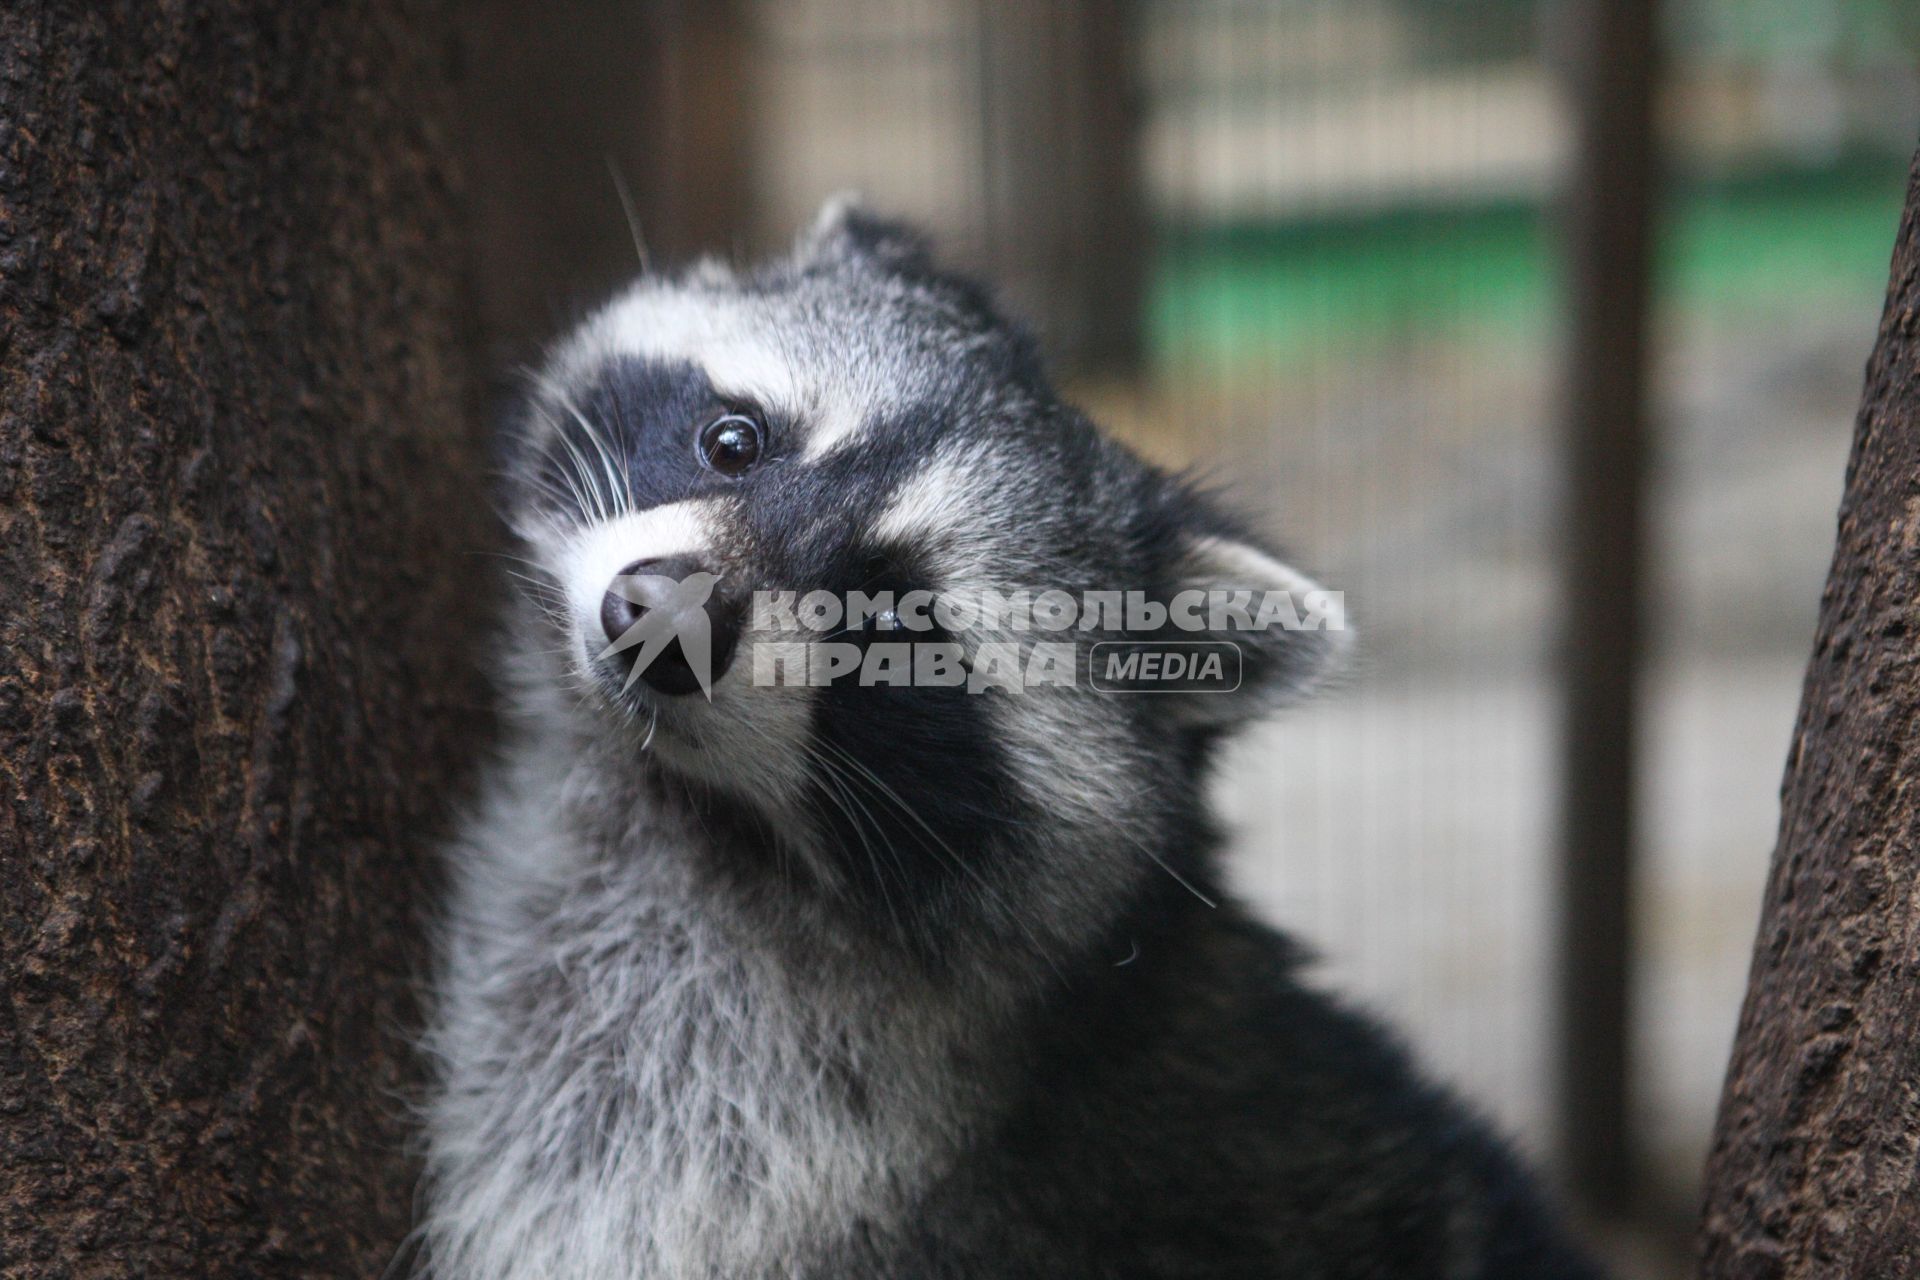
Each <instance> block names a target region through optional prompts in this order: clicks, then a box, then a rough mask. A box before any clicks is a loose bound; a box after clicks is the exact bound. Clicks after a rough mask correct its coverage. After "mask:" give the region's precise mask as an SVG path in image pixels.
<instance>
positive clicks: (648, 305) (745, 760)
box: [509, 205, 1344, 949]
mask: <svg viewBox="0 0 1920 1280" xmlns="http://www.w3.org/2000/svg"><path fill="white" fill-rule="evenodd" d="M509 477H510V480H511V486H510V493H509V502H510V516H511V522H512V525H513V527H514V529H515V531H516V533H517V534H518V535H519V537H520V538H521V539H522V540H523V541H524V543H525V553H526V558H527V559H529V560H530V561H532V562H533V563H534V564H535V565H536V566H537V568H538V569H539V570H540V574H539V576H541V577H542V578H544V579H545V580H546V585H545V589H544V592H543V594H540V596H539V598H537V599H536V600H535V601H534V603H536V604H538V605H540V606H541V607H540V608H538V609H530V610H529V611H528V616H527V622H528V626H527V627H526V628H523V629H522V634H524V635H526V636H527V637H528V639H527V643H526V646H525V647H526V649H527V652H526V653H525V654H524V655H522V658H523V663H524V664H526V665H528V666H530V667H531V669H532V670H533V671H534V672H535V673H536V675H535V677H534V678H535V680H536V683H538V682H545V683H546V684H547V685H549V686H551V689H552V690H553V691H555V692H557V693H558V692H564V694H565V695H566V696H563V697H556V698H554V699H552V704H553V705H554V706H556V707H564V708H565V714H567V715H568V716H571V717H575V718H577V719H578V721H579V722H580V723H581V724H582V725H583V726H585V728H586V731H587V732H588V733H589V734H590V735H592V736H593V739H594V740H595V741H600V742H604V743H608V744H611V745H612V747H613V749H612V750H610V751H606V752H602V753H599V754H600V758H601V759H602V760H604V761H607V762H609V763H605V764H602V765H600V766H599V767H601V768H611V769H614V770H617V771H622V770H631V772H632V774H633V775H634V777H635V778H640V777H642V776H643V775H647V774H649V773H650V772H656V771H657V775H658V776H659V777H663V778H666V779H669V780H671V781H672V782H674V783H677V784H686V786H685V788H684V789H689V790H691V791H694V792H697V793H699V794H700V795H702V796H704V797H706V799H707V803H708V804H709V806H710V807H712V808H714V809H725V810H730V811H737V812H738V813H741V814H748V815H752V816H753V817H754V818H755V819H756V820H757V824H758V826H759V828H760V829H761V830H763V831H765V832H767V833H770V835H769V838H770V839H772V840H774V841H776V842H777V843H779V844H780V845H781V846H782V849H781V850H780V852H781V854H782V856H781V857H780V858H779V859H777V862H778V864H779V866H780V867H781V870H782V874H783V875H786V876H789V877H790V876H792V875H793V869H794V868H795V867H796V866H798V867H800V868H802V869H803V870H804V872H805V873H806V878H807V879H808V880H809V882H810V883H811V885H812V887H813V888H814V889H817V890H818V891H819V895H820V896H821V898H822V899H823V900H826V901H831V902H836V903H844V904H848V905H850V906H851V907H852V908H853V911H852V912H851V913H850V918H853V919H858V920H863V921H866V922H867V923H869V924H871V925H872V927H873V928H874V929H875V930H876V931H877V932H879V933H882V934H884V935H885V936H887V937H890V938H895V939H899V940H902V941H905V942H907V943H909V944H920V945H924V946H928V947H932V946H937V945H939V943H938V941H937V940H938V939H939V938H941V937H947V936H951V934H952V932H953V931H954V929H955V928H960V929H963V930H967V931H969V932H970V933H971V941H972V943H974V944H976V945H977V944H978V943H980V942H983V941H988V940H990V938H991V936H993V935H996V934H997V935H998V936H999V937H1001V938H1002V939H1004V940H1005V941H1006V942H1008V943H1010V944H1014V945H1025V944H1034V945H1038V946H1040V947H1042V948H1043V949H1049V948H1053V947H1057V946H1060V945H1065V944H1070V943H1072V942H1074V941H1075V940H1086V939H1088V938H1090V937H1092V936H1093V935H1095V934H1097V933H1098V932H1099V930H1100V929H1101V927H1102V925H1103V923H1104V922H1105V921H1106V920H1107V919H1109V918H1110V917H1112V916H1113V914H1114V912H1115V911H1116V909H1117V904H1118V903H1120V902H1121V901H1123V900H1124V898H1125V895H1126V893H1127V892H1128V891H1129V888H1130V887H1131V886H1137V885H1138V884H1139V883H1141V881H1142V879H1143V878H1144V877H1146V876H1149V875H1159V874H1161V870H1160V868H1159V867H1157V866H1156V863H1160V864H1164V865H1168V866H1181V865H1184V866H1186V867H1187V869H1188V870H1189V871H1191V870H1192V866H1191V863H1190V862H1189V861H1188V860H1189V859H1190V858H1191V857H1193V856H1194V855H1193V854H1192V853H1191V852H1190V851H1187V850H1183V849H1180V848H1175V847H1172V844H1173V842H1174V837H1175V834H1176V833H1181V832H1186V833H1190V832H1192V831H1193V830H1194V829H1195V822H1196V818H1197V816H1198V815H1197V810H1196V808H1195V806H1196V804H1197V801H1196V794H1197V781H1198V772H1199V770H1200V768H1201V767H1202V763H1203V761H1204V758H1205V755H1206V747H1207V746H1208V745H1209V744H1210V743H1211V742H1213V741H1214V740H1216V739H1217V738H1218V737H1219V736H1220V733H1221V731H1222V730H1223V729H1225V728H1227V727H1229V726H1231V725H1232V724H1234V723H1237V722H1239V721H1241V720H1243V719H1244V718H1246V717H1247V716H1248V715H1249V714H1250V713H1252V712H1253V711H1254V710H1256V709H1258V708H1260V707H1263V706H1266V705H1271V704H1272V703H1273V702H1274V701H1276V699H1278V698H1279V697H1281V696H1283V695H1286V694H1289V693H1293V692H1297V691H1299V690H1300V689H1302V688H1304V687H1305V686H1306V685H1308V684H1310V683H1312V682H1313V681H1314V680H1315V679H1316V678H1317V677H1318V675H1319V674H1320V673H1321V671H1323V670H1324V669H1325V668H1326V667H1327V666H1328V660H1329V658H1330V657H1331V656H1332V655H1333V654H1334V653H1335V652H1336V651H1337V650H1338V649H1339V648H1340V647H1341V642H1342V641H1343V639H1344V632H1343V630H1341V629H1340V628H1341V620H1340V618H1339V616H1338V610H1337V601H1331V602H1330V598H1329V597H1328V596H1327V595H1326V593H1322V592H1319V591H1318V590H1317V589H1316V588H1315V587H1314V586H1313V584H1312V583H1310V582H1308V581H1306V580H1305V579H1304V578H1302V577H1301V576H1300V575H1299V574H1297V573H1295V572H1294V571H1292V570H1290V569H1288V568H1287V567H1286V566H1284V565H1283V564H1281V563H1280V562H1279V561H1277V560H1276V559H1274V558H1273V557H1272V556H1270V555H1269V554H1267V553H1266V552H1264V551H1262V550H1260V549H1258V548H1257V547H1255V546H1254V545H1253V544H1251V543H1250V542H1248V541H1246V540H1245V539H1244V538H1243V537H1242V536H1240V535H1239V534H1238V533H1237V532H1236V531H1235V530H1234V528H1233V526H1232V525H1231V524H1230V523H1229V522H1228V521H1226V520H1225V519H1223V518H1222V517H1221V516H1219V515H1218V514H1216V513H1215V512H1214V511H1213V510H1212V509H1211V508H1210V507H1209V506H1207V505H1206V504H1205V503H1204V502H1203V501H1202V500H1200V499H1199V498H1198V497H1196V496H1195V495H1194V494H1193V493H1192V492H1191V490H1189V489H1188V488H1187V487H1185V486H1183V485H1182V484H1180V483H1178V482H1176V481H1175V480H1173V479H1171V478H1169V477H1167V476H1166V475H1164V474H1162V473H1160V472H1158V471H1156V470H1154V469H1153V468H1151V467H1149V466H1147V465H1145V464H1144V463H1142V462H1140V461H1139V460H1138V459H1136V458H1135V457H1133V456H1132V455H1131V454H1129V453H1127V452H1126V451H1124V450H1123V449H1121V448H1120V447H1118V446H1116V445H1114V444H1113V443H1111V442H1109V441H1107V440H1106V439H1104V438H1103V437H1102V436H1100V435H1099V434H1098V433H1097V432H1096V431H1095V430H1094V428H1093V427H1092V426H1091V424H1090V423H1088V422H1087V421H1086V420H1085V419H1084V418H1083V417H1081V416H1080V415H1079V414H1078V413H1077V412H1075V411H1074V410H1073V409H1071V408H1069V407H1067V406H1066V405H1064V404H1062V403H1061V402H1060V401H1059V400H1058V399H1057V398H1056V396H1055V394H1054V393H1053V391H1052V389H1051V388H1050V387H1049V385H1048V384H1047V381H1046V379H1045V377H1044V375H1043V373H1042V371H1041V370H1040V368H1039V365H1038V362H1037V360H1036V358H1035V354H1034V349H1033V346H1032V344H1031V342H1030V340H1029V339H1028V338H1027V336H1026V335H1025V334H1024V333H1023V332H1021V331H1020V330H1019V329H1018V328H1016V327H1015V326H1013V325H1011V324H1009V323H1008V322H1006V321H1005V320H1004V319H1002V318H1001V317H1000V316H999V315H998V314H997V313H996V312H995V311H994V310H993V308H992V307H991V305H990V304H989V303H988V302H987V301H986V299H985V297H984V296H983V294H982V293H981V292H980V291H979V290H977V289H976V288H974V287H973V286H971V285H969V284H967V283H966V282H964V281H961V280H959V279H956V278H954V277H951V276H948V275H945V274H942V273H941V272H939V271H937V270H936V269H935V268H933V267H932V266H931V264H930V263H929V260H928V257H927V253H926V250H925V248H924V246H923V245H922V244H921V242H920V241H919V240H918V239H917V238H915V237H914V236H913V235H912V234H910V233H908V232H906V231H905V230H903V229H902V228H900V227H898V226H895V225H893V224H890V223H885V222H881V221H879V220H877V219H874V218H873V217H871V216H870V215H867V214H865V213H863V212H861V211H859V210H857V209H854V208H850V207H847V206H845V205H834V206H829V208H828V210H827V211H826V212H825V213H823V215H822V217H821V220H820V221H819V223H818V224H817V225H816V226H815V227H814V229H813V230H812V231H811V232H810V233H808V234H807V235H806V236H804V237H803V238H802V240H801V243H800V245H799V247H798V248H797V250H796V251H795V253H794V254H793V255H792V256H791V257H790V258H787V259H783V260H781V261H778V262H776V263H773V264H771V265H768V266H764V267H762V268H759V269H757V270H755V271H753V272H751V273H748V274H741V275H736V274H734V273H732V272H730V271H728V270H726V269H724V268H720V267H717V266H713V265H706V266H701V267H696V268H694V269H693V270H691V271H690V272H688V273H686V274H684V275H682V276H678V277H673V278H655V277H649V278H646V279H643V280H642V281H640V282H639V283H638V284H636V285H635V286H634V287H633V288H632V289H631V290H630V291H629V292H627V293H626V294H625V295H623V296H621V297H619V298H618V299H616V300H615V301H614V302H613V303H611V304H610V305H609V306H607V307H606V308H605V309H604V310H602V311H601V312H600V313H599V314H597V315H595V316H594V317H592V318H591V319H590V320H588V321H587V322H586V323H585V324H584V325H583V326H582V327H581V328H580V329H579V330H578V331H577V332H576V333H574V334H573V335H572V336H571V337H570V338H569V339H567V340H566V341H565V342H564V343H563V344H562V345H561V346H559V347H558V348H557V350H556V351H555V353H554V355H553V356H552V358H551V359H550V361H549V362H548V365H547V367H546V369H545V370H544V371H543V373H542V375H541V377H540V379H539V381H538V386H537V389H536V390H535V392H534V394H533V395H532V397H531V399H530V403H529V405H528V407H527V411H526V413H525V416H524V422H523V426H522V429H521V431H520V432H519V433H518V436H517V439H516V441H515V442H514V445H513V454H512V458H511V461H510V466H509ZM1196 590H1197V591H1201V592H1211V593H1212V595H1210V596H1209V597H1207V600H1208V603H1207V604H1203V605H1202V606H1201V607H1200V608H1199V609H1198V610H1196V609H1194V608H1193V607H1192V601H1189V602H1188V603H1189V607H1188V608H1186V609H1185V610H1184V611H1176V612H1177V615H1178V617H1179V618H1180V619H1181V624H1180V627H1179V629H1175V628H1174V627H1173V626H1172V625H1171V624H1170V623H1164V622H1163V624H1162V626H1161V628H1160V629H1159V630H1157V631H1151V632H1149V629H1147V628H1146V626H1145V624H1146V623H1148V622H1152V621H1155V620H1156V618H1164V617H1165V615H1166V610H1167V607H1168V606H1169V605H1170V604H1172V603H1174V602H1175V600H1176V598H1177V597H1178V596H1179V594H1180V593H1181V592H1183V591H1186V592H1193V591H1196ZM1274 593H1279V594H1281V595H1282V596H1284V597H1286V602H1285V603H1286V604H1288V605H1290V608H1287V607H1283V608H1280V609H1278V610H1275V611H1269V612H1258V610H1259V606H1260V604H1261V603H1262V602H1263V601H1264V600H1268V599H1269V598H1270V597H1271V595H1272V594H1274ZM1043 597H1044V602H1043ZM1022 601H1026V602H1028V603H1029V604H1030V605H1031V606H1032V607H1031V608H1030V610H1029V611H1028V612H1025V613H1023V612H1022V611H1021V602H1022ZM1063 601H1064V602H1065V603H1064V604H1063V603H1062V602H1063ZM1223 603H1224V605H1225V606H1226V607H1225V610H1224V613H1223V612H1222V610H1221V607H1220V606H1221V605H1222V604H1223ZM1236 606H1237V609H1236ZM1063 616H1064V617H1065V619H1066V623H1065V625H1064V626H1062V625H1061V620H1062V617H1063ZM1316 623H1317V624H1318V625H1317V626H1316V625H1315V624H1316ZM1229 629H1230V630H1231V631H1232V634H1227V633H1226V630H1229ZM1208 645H1212V646H1215V648H1214V652H1215V653H1216V654H1217V655H1218V656H1220V657H1227V656H1229V651H1228V648H1221V647H1220V646H1222V645H1225V646H1228V647H1230V649H1231V651H1232V654H1231V662H1230V663H1229V665H1230V666H1231V668H1232V669H1231V670H1227V671H1218V672H1215V673H1213V674H1214V675H1215V678H1214V679H1213V680H1212V681H1211V682H1209V681H1207V680H1205V679H1197V678H1188V679H1182V680H1176V681H1160V682H1158V683H1156V681H1155V680H1154V679H1153V678H1147V677H1143V674H1142V673H1143V667H1142V665H1141V662H1140V661H1136V662H1135V664H1134V666H1132V667H1127V666H1126V665H1125V660H1126V659H1127V658H1128V657H1129V656H1132V657H1134V658H1136V659H1141V660H1144V659H1147V658H1151V657H1153V655H1154V654H1156V653H1158V654H1159V655H1160V656H1159V657H1158V658H1156V659H1154V661H1153V662H1152V663H1150V664H1148V665H1147V666H1146V667H1145V668H1144V670H1146V671H1151V672H1153V673H1155V674H1156V675H1157V674H1158V673H1159V672H1161V671H1163V670H1165V669H1168V668H1170V667H1171V666H1173V665H1176V663H1175V662H1174V661H1173V660H1171V659H1169V658H1168V657H1167V655H1168V654H1172V653H1175V652H1178V653H1181V654H1184V655H1187V656H1188V657H1189V659H1191V658H1192V657H1194V656H1204V654H1205V652H1206V651H1207V650H1206V646H1208ZM1116 659H1117V660H1118V661H1119V662H1120V665H1119V666H1117V667H1116V666H1114V665H1113V663H1114V662H1115V661H1116ZM1103 666H1104V667H1105V668H1106V669H1104V670H1103ZM1183 669H1184V668H1183ZM1116 671H1117V672H1119V673H1120V679H1119V681H1118V683H1119V684H1120V685H1121V686H1123V688H1122V690H1121V691H1118V692H1114V691H1110V690H1112V689H1113V688H1114V685H1115V683H1116V681H1115V679H1114V673H1115V672H1116ZM1189 674H1190V675H1191V674H1194V673H1189ZM604 781H608V782H611V781H614V780H612V779H608V780H604ZM599 790H600V791H602V792H610V793H613V794H618V793H620V788H617V787H601V788H599ZM635 793H636V794H637V791H636V792H635ZM788 853H797V854H798V855H799V856H798V857H797V858H793V857H788V856H785V855H787V854H788ZM769 865H773V861H771V860H770V862H769ZM799 891H806V890H799ZM1036 895H1040V896H1043V897H1044V900H1045V903H1046V906H1045V911H1044V921H1043V922H1041V923H1036V920H1035V917H1034V915H1033V914H1032V904H1033V902H1034V901H1035V898H1036ZM1041 934H1044V935H1045V936H1044V937H1042V936H1040V935H1041Z"/></svg>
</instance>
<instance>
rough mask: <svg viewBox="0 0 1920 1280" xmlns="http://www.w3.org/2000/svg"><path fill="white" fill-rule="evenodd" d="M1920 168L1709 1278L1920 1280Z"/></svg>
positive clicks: (1717, 1187) (1758, 994)
mask: <svg viewBox="0 0 1920 1280" xmlns="http://www.w3.org/2000/svg"><path fill="white" fill-rule="evenodd" d="M1917 640H1920V164H1917V167H1916V169H1915V170H1914V172H1913V174H1912V175H1910V177H1909V179H1908V187H1907V205H1906V212H1905V214H1904V215H1903V217H1902V219H1901V224H1900V233H1899V240H1898V242H1897V244H1896V246H1895V249H1894V256H1893V271H1892V280H1891V283H1890V285H1889V287H1888V293H1887V306H1886V311H1885V313H1884V314H1883V316H1882V318H1881V322H1880V336H1879V340H1878V342H1877V343H1876V344H1875V347H1874V352H1873V357H1872V359H1871V360H1870V361H1869V362H1868V365H1867V379H1866V394H1865V398H1864V400H1863V402H1862V405H1861V409H1860V416H1859V419H1858V422H1857V423H1856V425H1855V429H1854V441H1853V454H1852V458H1851V459H1850V461H1849V462H1848V464H1847V484H1846V494H1845V497H1844V498H1843V499H1842V501H1841V506H1840V527H1839V537H1838V541H1837V543H1836V545H1835V548H1834V556H1833V567H1832V570H1831V572H1830V573H1829V575H1828V578H1827V588H1826V593H1825V595H1824V596H1823V598H1822V600H1821V606H1820V626H1819V631H1818V634H1817V638H1816V639H1815V642H1814V652H1813V660H1812V663H1811V665H1810V666H1809V668H1808V670H1807V679H1806V687H1805V691H1804V693H1803V695H1802V698H1801V704H1800V717H1799V723H1798V726H1797V727H1796V729H1795V733H1794V743H1793V749H1792V753H1791V755H1790V756H1789V758H1788V762H1787V773H1786V782H1785V786H1784V790H1783V803H1782V812H1781V819H1780V837H1779V844H1778V845H1777V847H1776V849H1775V852H1774V858H1773V871H1772V877H1771V880H1770V882H1769V884H1768V886H1767V896H1766V906H1765V910H1764V913H1763V915H1762V918H1761V923H1760V933H1759V938H1758V941H1757V943H1756V945H1755V950H1754V959H1753V970H1752V974H1751V976H1750V979H1749V982H1748V987H1747V998H1746V1005H1745V1008H1744V1009H1743V1010H1742V1012H1741V1016H1740V1030H1739V1034H1738V1038H1737V1040H1736V1042H1735V1046H1734V1054H1733V1061H1732V1064H1731V1066H1730V1067H1729V1070H1728V1076H1727V1085H1726V1092H1725V1094H1724V1096H1723V1098H1722V1101H1721V1106H1720V1121H1719V1128H1718V1132H1717V1134H1716V1137H1715V1141H1714V1149H1713V1155H1712V1157H1711V1159H1710V1161H1709V1163H1708V1170H1707V1182H1708V1186H1707V1200H1706V1218H1705V1231H1704V1244H1703V1258H1704V1274H1705V1275H1707V1276H1709V1277H1724V1278H1726V1280H1750V1278H1758V1277H1769V1278H1770V1277H1785V1276H1815V1275H1818V1276H1859V1277H1876V1278H1878V1277H1888V1276H1907V1275H1914V1274H1916V1273H1920V1164H1917V1163H1916V1156H1920V1049H1916V1047H1915V1034H1916V1028H1920V944H1917V942H1916V938H1917V937H1920V894H1916V892H1915V884H1916V873H1920V791H1916V789H1915V785H1914V784H1915V780H1916V779H1920V648H1916V641H1917Z"/></svg>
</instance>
